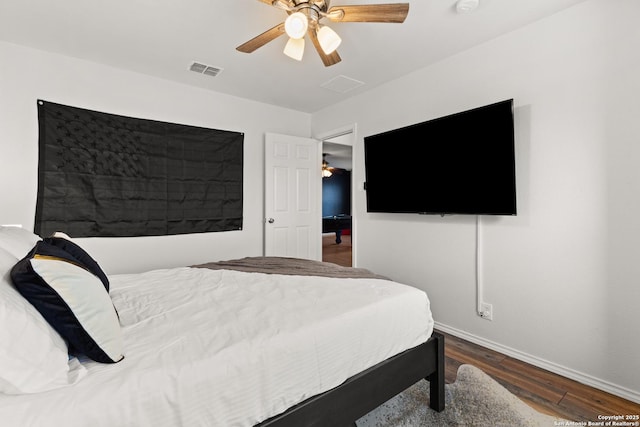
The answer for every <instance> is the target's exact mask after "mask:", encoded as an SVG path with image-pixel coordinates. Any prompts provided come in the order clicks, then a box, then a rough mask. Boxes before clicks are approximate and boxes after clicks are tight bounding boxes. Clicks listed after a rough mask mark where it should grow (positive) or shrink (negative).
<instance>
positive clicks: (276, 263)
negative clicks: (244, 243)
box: [192, 257, 387, 279]
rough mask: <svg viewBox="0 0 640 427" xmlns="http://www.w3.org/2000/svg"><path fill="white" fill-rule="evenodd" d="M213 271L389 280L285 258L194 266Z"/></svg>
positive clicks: (351, 268) (303, 260)
mask: <svg viewBox="0 0 640 427" xmlns="http://www.w3.org/2000/svg"><path fill="white" fill-rule="evenodd" d="M192 267H195V268H210V269H212V270H236V271H244V272H247V273H266V274H286V275H290V276H320V277H338V278H345V279H348V278H351V279H355V278H365V279H387V278H386V277H384V276H380V275H377V274H374V273H372V272H371V271H369V270H367V269H365V268H353V267H343V266H340V265H337V264H332V263H328V262H320V261H312V260H308V259H299V258H285V257H248V258H242V259H234V260H229V261H219V262H209V263H206V264H199V265H193V266H192Z"/></svg>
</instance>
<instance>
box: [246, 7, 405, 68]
mask: <svg viewBox="0 0 640 427" xmlns="http://www.w3.org/2000/svg"><path fill="white" fill-rule="evenodd" d="M258 1H261V2H262V3H266V4H269V5H271V6H274V7H277V8H279V9H282V10H284V11H285V12H287V14H288V15H289V16H288V17H287V19H286V21H285V22H282V23H280V24H278V25H276V26H275V27H273V28H270V29H269V30H267V31H265V32H264V33H262V34H260V35H259V36H256V37H254V38H252V39H251V40H249V41H247V42H246V43H243V44H241V45H240V46H238V47H237V48H236V50H238V51H240V52H244V53H251V52H253V51H254V50H256V49H258V48H260V47H262V46H264V45H265V44H267V43H269V42H270V41H272V40H275V39H276V38H278V37H280V36H281V35H283V34H285V33H286V34H287V35H288V36H289V41H288V42H287V45H286V46H285V48H284V53H285V55H287V56H289V57H291V58H293V59H297V60H298V61H300V60H302V55H303V53H304V43H305V42H304V37H305V35H309V39H311V42H312V43H313V46H314V47H315V49H316V51H317V52H318V55H320V58H321V59H322V62H323V63H324V65H325V66H326V67H329V66H331V65H334V64H337V63H338V62H340V61H341V60H342V59H341V58H340V55H338V52H337V51H336V48H337V47H338V46H339V45H340V42H341V41H342V40H341V39H340V37H339V36H338V34H336V32H335V31H333V30H332V29H331V28H329V27H327V26H326V25H324V24H321V23H320V21H321V20H323V19H324V18H327V19H328V20H330V21H333V22H389V23H402V22H404V20H405V18H406V17H407V14H408V13H409V3H395V4H362V5H351V6H331V7H330V6H329V2H330V0H258Z"/></svg>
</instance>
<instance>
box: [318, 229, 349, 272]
mask: <svg viewBox="0 0 640 427" xmlns="http://www.w3.org/2000/svg"><path fill="white" fill-rule="evenodd" d="M322 261H324V262H332V263H334V264H338V265H342V266H344V267H351V236H350V235H348V234H347V235H342V243H340V244H337V243H336V235H335V233H331V234H326V235H323V236H322Z"/></svg>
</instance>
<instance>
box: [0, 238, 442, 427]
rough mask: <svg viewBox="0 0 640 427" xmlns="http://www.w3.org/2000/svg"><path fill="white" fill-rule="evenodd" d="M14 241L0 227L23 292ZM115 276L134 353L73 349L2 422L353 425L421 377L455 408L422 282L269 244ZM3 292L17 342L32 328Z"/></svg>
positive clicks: (122, 323) (125, 336)
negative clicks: (11, 247)
mask: <svg viewBox="0 0 640 427" xmlns="http://www.w3.org/2000/svg"><path fill="white" fill-rule="evenodd" d="M33 239H37V237H36V238H33ZM32 243H33V241H30V242H29V244H27V243H25V244H24V247H27V248H28V246H29V245H31V244H32ZM4 244H5V248H4V249H3V248H2V246H3V241H2V230H0V268H2V269H3V270H0V271H1V272H2V273H3V278H2V279H3V281H4V283H2V286H1V287H0V291H2V293H3V295H2V296H3V298H4V300H5V301H10V302H13V303H15V304H20V301H19V300H18V298H17V297H16V295H15V294H12V293H11V292H12V291H11V289H10V288H9V286H10V284H9V283H7V281H8V279H7V268H11V265H12V264H13V263H15V262H16V261H17V260H18V259H19V258H20V255H19V254H20V253H22V249H20V250H18V252H17V253H10V252H9V251H8V250H7V248H6V242H5V243H4ZM14 252H15V251H14ZM14 268H15V267H14ZM108 279H109V282H110V288H109V291H108V294H109V297H110V301H111V302H112V304H113V307H115V310H116V311H117V315H118V319H119V320H118V328H119V330H120V332H121V339H122V349H123V355H124V358H122V359H118V358H115V359H114V360H113V362H116V363H99V362H96V361H94V360H91V359H89V358H87V357H86V356H85V355H83V354H75V356H74V357H71V358H68V360H66V363H67V366H68V369H67V372H66V373H65V377H64V378H63V379H58V380H57V382H54V383H53V384H49V385H47V386H46V387H45V388H46V390H44V391H39V390H38V391H37V392H33V390H31V391H29V392H14V391H10V392H9V393H7V392H5V393H0V420H2V425H3V426H16V427H17V426H20V427H23V426H40V425H47V426H50V425H65V426H87V425H91V426H96V427H97V426H131V425H135V426H154V427H156V426H158V427H162V426H167V427H168V426H261V427H266V426H270V427H273V426H329V425H330V426H347V425H354V423H355V421H356V420H357V419H358V418H360V417H361V416H363V415H365V414H366V413H368V412H369V411H371V410H372V409H374V408H375V407H377V406H378V405H380V404H382V403H383V402H385V401H386V400H388V399H389V398H391V397H393V396H394V395H396V394H397V393H399V392H401V391H402V390H404V389H406V388H407V387H409V386H411V385H412V384H414V383H415V382H417V381H420V380H421V379H427V380H428V381H430V391H431V399H430V402H429V405H430V406H431V407H432V408H433V409H434V410H437V411H441V410H443V409H444V350H443V348H444V339H443V337H442V336H441V335H439V334H437V333H433V319H432V317H431V312H430V309H429V300H428V298H427V296H426V294H425V293H424V292H422V291H419V290H417V289H415V288H412V287H409V286H405V285H402V284H398V283H395V282H392V281H390V280H387V279H385V278H382V277H380V276H376V275H374V274H372V273H370V272H368V271H366V270H362V269H352V268H345V267H339V266H335V265H333V264H326V263H319V262H315V261H308V260H297V259H290V258H270V257H256V258H246V259H242V260H232V261H228V262H217V263H209V264H204V265H198V266H191V267H182V268H172V269H163V270H154V271H150V272H145V273H141V274H123V275H112V276H109V277H108ZM97 283H99V281H97ZM98 286H100V285H98ZM18 296H19V295H18ZM1 304H2V303H1V302H0V321H3V323H2V326H1V327H2V328H3V329H2V330H0V332H1V334H2V336H1V337H0V338H2V339H3V342H2V344H1V345H3V346H4V347H5V348H4V349H3V350H6V346H7V344H6V343H7V341H9V342H11V340H14V341H16V340H19V339H22V338H21V337H24V336H26V335H25V333H24V331H23V332H19V331H15V330H11V331H7V330H6V329H7V328H6V322H4V321H6V320H8V319H3V318H2V316H7V317H8V316H13V317H11V318H12V319H15V315H16V314H15V311H14V313H13V315H12V314H11V307H9V308H7V307H5V308H4V310H5V312H4V313H3V312H2V309H3V308H2V307H3V306H2V305H1ZM16 307H17V306H16ZM14 308H15V307H14ZM23 311H27V309H24V310H23ZM30 314H31V315H33V313H30ZM40 320H41V319H40ZM26 321H31V320H25V322H26ZM13 322H14V323H16V322H17V320H13ZM49 332H51V331H49ZM11 334H13V335H11ZM53 335H55V331H54V333H53ZM54 341H55V339H54ZM57 345H58V346H59V345H60V342H59V341H58V342H57ZM12 350H13V349H12ZM32 353H33V352H32ZM40 353H44V352H43V351H40ZM51 354H53V355H57V353H56V352H53V351H52V352H51ZM2 357H6V355H2V354H0V358H2ZM33 357H36V356H33ZM50 359H53V356H51V357H49V356H48V357H47V358H46V360H47V361H49V360H50ZM27 362H28V361H27ZM27 362H15V363H27ZM29 363H31V364H34V363H44V362H38V361H34V362H29ZM0 369H2V368H0ZM2 375H3V372H2V371H0V386H2V378H1V376H2ZM41 388H42V387H41ZM5 391H6V390H5Z"/></svg>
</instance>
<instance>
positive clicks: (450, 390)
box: [357, 365, 561, 427]
mask: <svg viewBox="0 0 640 427" xmlns="http://www.w3.org/2000/svg"><path fill="white" fill-rule="evenodd" d="M428 398H429V383H428V382H427V381H420V382H418V383H417V384H415V385H414V386H412V387H411V388H409V389H407V390H405V391H404V392H402V393H400V394H399V395H397V396H396V397H394V398H393V399H391V400H389V401H387V402H386V403H385V404H383V405H382V406H380V407H379V408H377V409H375V410H374V411H373V412H370V413H369V414H367V415H365V416H364V417H362V418H360V419H359V420H358V421H357V425H358V427H423V426H424V427H427V426H429V427H431V426H447V427H448V426H496V427H498V426H499V427H501V426H510V427H511V426H554V425H558V424H555V423H554V421H556V422H558V421H561V419H560V418H554V417H551V416H548V415H545V414H541V413H539V412H537V411H535V410H534V409H533V408H531V407H530V406H528V405H527V404H525V403H524V402H522V401H521V400H520V399H518V398H517V397H516V396H514V395H513V394H511V393H510V392H509V391H508V390H507V389H505V388H504V387H503V386H501V385H500V384H499V383H497V382H496V381H495V380H493V379H492V378H491V377H489V376H488V375H487V374H485V373H484V372H482V371H481V370H480V369H478V368H476V367H474V366H471V365H462V366H460V368H458V376H457V378H456V381H455V382H454V383H453V384H447V385H445V404H446V407H445V410H444V411H443V412H440V413H438V412H435V411H433V410H431V409H430V408H429V406H428V405H427V402H428Z"/></svg>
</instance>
